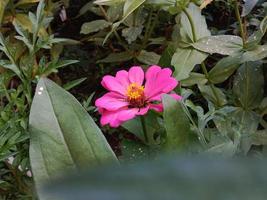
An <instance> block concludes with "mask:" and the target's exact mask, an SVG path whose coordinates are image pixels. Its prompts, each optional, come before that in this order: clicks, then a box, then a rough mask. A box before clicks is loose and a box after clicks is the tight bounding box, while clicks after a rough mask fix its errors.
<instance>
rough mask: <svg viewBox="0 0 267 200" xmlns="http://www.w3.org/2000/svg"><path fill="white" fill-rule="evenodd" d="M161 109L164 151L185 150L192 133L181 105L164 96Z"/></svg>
mask: <svg viewBox="0 0 267 200" xmlns="http://www.w3.org/2000/svg"><path fill="white" fill-rule="evenodd" d="M163 107H164V112H163V120H164V125H165V128H166V132H167V136H166V137H167V138H166V141H165V143H164V147H165V149H166V150H167V151H181V150H185V149H186V148H187V146H188V144H189V138H190V135H191V134H192V132H191V130H190V122H189V119H188V118H187V115H186V114H185V112H184V109H183V104H182V103H181V102H179V101H177V100H175V99H174V98H173V97H171V96H169V95H164V96H163Z"/></svg>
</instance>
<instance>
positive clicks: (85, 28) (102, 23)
mask: <svg viewBox="0 0 267 200" xmlns="http://www.w3.org/2000/svg"><path fill="white" fill-rule="evenodd" d="M109 26H111V23H110V22H107V21H106V20H103V19H99V20H95V21H91V22H86V23H84V24H83V25H82V28H81V32H80V33H82V34H89V33H93V32H97V31H100V30H102V29H104V28H107V27H109Z"/></svg>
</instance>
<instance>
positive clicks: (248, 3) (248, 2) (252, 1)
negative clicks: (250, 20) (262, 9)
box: [241, 0, 259, 17]
mask: <svg viewBox="0 0 267 200" xmlns="http://www.w3.org/2000/svg"><path fill="white" fill-rule="evenodd" d="M258 1H259V0H244V2H245V3H244V4H243V6H242V14H241V16H242V17H245V16H247V15H248V14H249V13H250V12H251V11H252V9H253V8H254V7H255V6H256V4H257V3H258Z"/></svg>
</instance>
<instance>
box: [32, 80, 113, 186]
mask: <svg viewBox="0 0 267 200" xmlns="http://www.w3.org/2000/svg"><path fill="white" fill-rule="evenodd" d="M29 127H30V128H29V130H30V160H31V167H32V171H33V175H34V179H35V182H36V184H37V186H39V185H40V184H42V183H43V181H46V180H50V179H51V178H54V177H56V176H60V174H62V173H63V172H66V171H69V170H70V171H72V170H77V169H81V168H87V167H92V166H95V165H100V164H104V163H106V162H113V163H117V159H116V157H115V155H114V153H113V152H112V150H111V148H110V146H109V145H108V143H107V141H106V139H105V137H104V135H103V134H102V132H101V131H100V129H99V128H98V127H97V125H96V124H95V122H94V120H93V119H92V118H91V117H90V116H89V114H88V113H87V112H86V111H85V110H84V108H83V107H82V106H81V104H80V103H79V102H78V101H77V100H76V99H75V98H74V97H73V96H72V95H71V94H70V93H68V92H66V91H65V90H64V89H62V88H61V87H59V86H58V85H56V84H55V83H53V82H52V81H50V80H48V79H44V78H42V79H40V81H39V83H38V85H37V88H36V94H35V96H34V99H33V103H32V107H31V111H30V119H29Z"/></svg>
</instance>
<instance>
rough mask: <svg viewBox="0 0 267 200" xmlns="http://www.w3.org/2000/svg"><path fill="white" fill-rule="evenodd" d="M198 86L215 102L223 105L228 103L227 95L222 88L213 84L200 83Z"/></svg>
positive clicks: (205, 95) (209, 99)
mask: <svg viewBox="0 0 267 200" xmlns="http://www.w3.org/2000/svg"><path fill="white" fill-rule="evenodd" d="M198 88H199V90H200V92H201V93H202V95H203V96H204V97H205V98H206V99H207V100H208V101H211V102H212V103H213V104H215V105H217V106H223V105H225V104H226V103H227V100H226V96H225V94H224V93H223V91H222V90H221V89H219V88H217V87H215V86H212V85H198ZM215 94H216V95H215Z"/></svg>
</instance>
